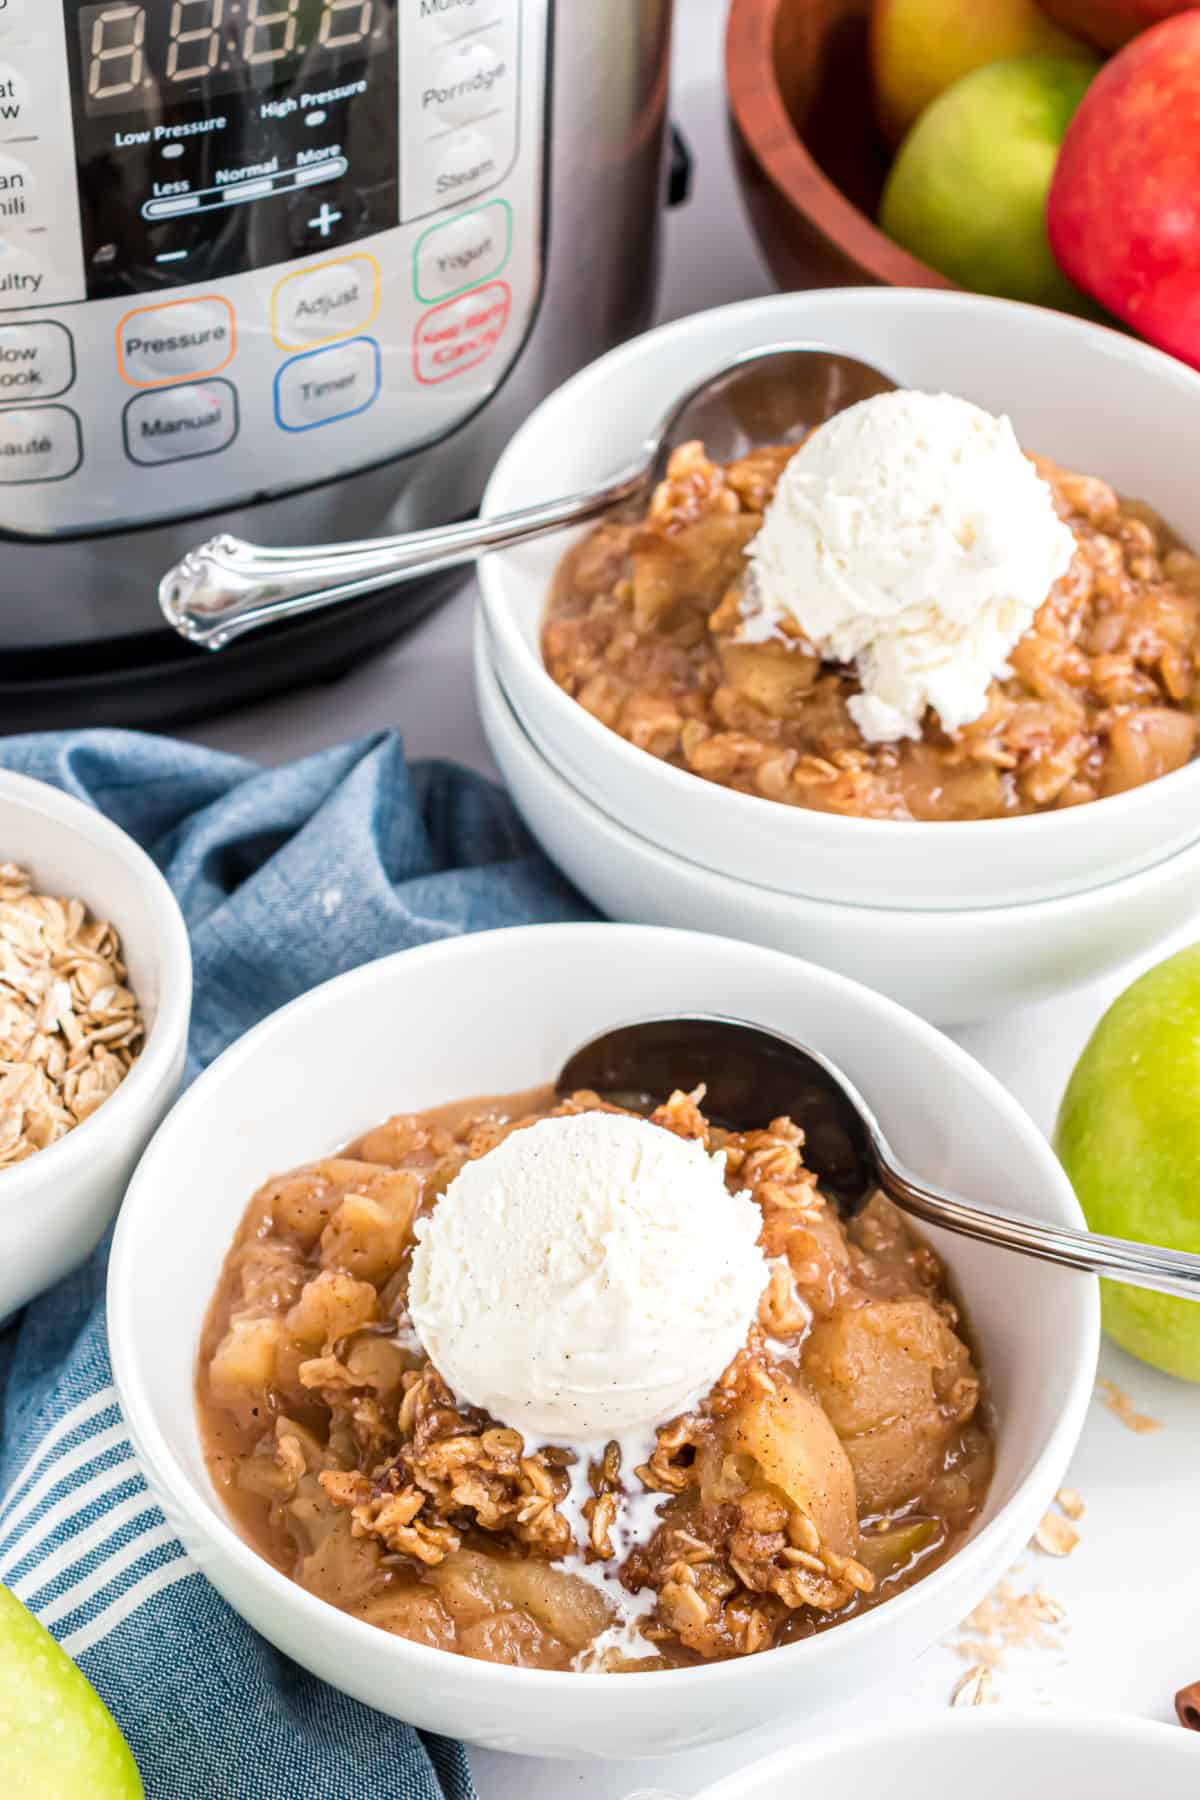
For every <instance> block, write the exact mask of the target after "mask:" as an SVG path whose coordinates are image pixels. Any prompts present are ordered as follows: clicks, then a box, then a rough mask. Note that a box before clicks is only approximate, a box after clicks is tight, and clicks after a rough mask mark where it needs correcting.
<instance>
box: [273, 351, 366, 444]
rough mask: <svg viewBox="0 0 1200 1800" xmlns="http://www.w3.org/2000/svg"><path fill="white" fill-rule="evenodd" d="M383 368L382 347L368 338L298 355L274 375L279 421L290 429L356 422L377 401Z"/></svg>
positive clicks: (309, 428) (304, 429)
mask: <svg viewBox="0 0 1200 1800" xmlns="http://www.w3.org/2000/svg"><path fill="white" fill-rule="evenodd" d="M382 366H383V365H382V359H381V357H380V354H379V345H378V344H377V343H376V342H375V340H374V338H369V337H363V338H353V339H352V340H351V341H350V343H348V344H338V345H336V346H335V347H334V348H333V349H332V350H310V351H308V352H307V354H306V355H304V356H294V357H293V358H292V360H291V362H288V363H284V365H283V367H282V369H280V371H279V373H278V375H276V377H275V417H276V418H277V419H278V421H279V423H280V425H281V426H282V427H283V429H284V430H285V431H313V430H315V429H316V427H317V426H318V425H333V424H334V423H335V422H336V421H337V420H338V419H352V418H353V417H354V415H355V413H361V412H366V410H367V408H368V406H372V405H373V404H374V402H375V400H376V399H377V397H378V395H379V386H380V379H381V375H382Z"/></svg>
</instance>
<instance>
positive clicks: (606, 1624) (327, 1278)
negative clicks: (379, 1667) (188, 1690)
mask: <svg viewBox="0 0 1200 1800" xmlns="http://www.w3.org/2000/svg"><path fill="white" fill-rule="evenodd" d="M702 1099H703V1094H702V1090H700V1091H698V1092H697V1093H696V1094H694V1095H691V1096H688V1095H684V1094H676V1095H674V1096H673V1097H672V1099H671V1100H670V1102H669V1103H668V1104H667V1105H665V1106H663V1107H660V1108H659V1109H658V1110H657V1111H656V1112H654V1113H653V1114H652V1115H651V1117H652V1121H653V1123H654V1124H655V1125H657V1126H660V1127H661V1128H662V1129H663V1130H666V1131H671V1132H675V1133H677V1134H679V1135H680V1136H682V1137H686V1138H692V1139H698V1140H699V1141H700V1142H701V1143H703V1145H704V1146H705V1148H706V1149H708V1150H710V1151H711V1152H716V1151H718V1150H723V1151H724V1153H725V1158H726V1163H725V1171H726V1179H727V1182H728V1185H729V1187H730V1190H731V1191H738V1192H748V1193H749V1195H750V1196H751V1198H752V1200H753V1202H754V1203H755V1204H756V1205H757V1207H758V1208H759V1209H760V1211H761V1214H762V1231H761V1238H760V1242H761V1245H762V1249H763V1252H764V1254H765V1255H766V1257H767V1258H768V1259H769V1266H770V1280H769V1283H768V1285H767V1287H766V1289H765V1290H764V1292H763V1296H762V1299H761V1301H760V1304H759V1308H758V1315H757V1319H756V1321H755V1323H754V1324H753V1326H752V1327H751V1329H750V1332H749V1334H748V1337H747V1340H746V1343H745V1345H744V1347H743V1348H742V1350H741V1351H740V1352H739V1353H738V1354H737V1356H736V1357H735V1358H734V1360H733V1362H732V1363H731V1364H730V1366H729V1367H728V1368H727V1369H726V1370H725V1372H724V1374H723V1375H722V1376H721V1378H720V1379H719V1380H718V1381H717V1383H716V1384H715V1385H714V1386H713V1387H712V1389H711V1391H710V1392H709V1393H708V1394H707V1395H706V1396H705V1397H704V1398H703V1399H702V1400H701V1401H700V1402H699V1403H698V1404H697V1405H696V1406H695V1407H694V1408H693V1409H691V1410H689V1411H688V1412H686V1413H685V1414H684V1415H683V1416H681V1417H678V1418H674V1419H670V1420H664V1421H663V1422H662V1423H661V1425H660V1426H659V1427H658V1429H657V1431H656V1432H655V1434H654V1436H653V1439H652V1441H651V1443H650V1445H649V1446H648V1454H647V1456H646V1460H645V1461H644V1462H640V1463H637V1464H636V1465H635V1466H625V1465H624V1463H623V1461H622V1454H621V1449H620V1446H619V1445H618V1444H617V1443H615V1442H613V1443H610V1444H609V1445H608V1446H607V1448H606V1449H604V1450H603V1451H602V1453H600V1454H597V1455H595V1456H593V1457H590V1458H581V1457H580V1456H579V1455H578V1454H577V1453H576V1451H575V1450H574V1449H572V1447H571V1446H569V1445H563V1444H558V1445H555V1444H535V1443H530V1442H526V1441H525V1440H524V1439H523V1437H522V1435H521V1433H520V1432H518V1431H515V1430H513V1429H511V1428H510V1427H508V1426H506V1425H505V1424H504V1422H503V1421H500V1420H496V1419H493V1418H491V1417H489V1416H488V1415H487V1414H486V1413H484V1412H481V1411H479V1410H478V1409H476V1408H472V1407H470V1406H468V1405H467V1404H465V1403H463V1402H460V1401H459V1400H458V1399H457V1398H456V1396H455V1395H454V1394H453V1393H452V1392H451V1391H450V1389H449V1388H448V1386H447V1385H446V1383H445V1382H444V1381H443V1379H442V1377H441V1376H440V1375H439V1373H438V1371H437V1370H436V1369H435V1368H434V1367H433V1365H432V1363H431V1362H430V1361H429V1360H428V1358H427V1357H426V1355H425V1353H424V1351H423V1349H422V1347H421V1344H420V1341H419V1340H418V1338H417V1336H416V1333H415V1331H414V1330H413V1327H412V1323H411V1320H410V1318H409V1315H408V1311H407V1288H408V1276H409V1266H410V1261H411V1255H412V1250H413V1246H414V1229H413V1228H414V1225H415V1223H416V1221H417V1220H418V1219H419V1218H420V1217H421V1216H422V1215H423V1214H424V1213H426V1212H428V1211H429V1210H431V1209H432V1208H433V1207H434V1206H435V1205H436V1203H437V1200H438V1197H439V1196H440V1195H441V1194H442V1193H443V1192H444V1191H445V1189H446V1188H447V1186H448V1185H449V1183H450V1182H451V1181H452V1180H453V1179H454V1177H455V1176H456V1175H457V1173H458V1171H459V1170H460V1169H461V1168H462V1167H463V1165H464V1164H465V1163H466V1162H467V1161H468V1160H470V1159H472V1158H476V1157H479V1156H482V1155H484V1154H486V1153H487V1151H489V1150H490V1149H492V1148H494V1146H495V1145H496V1144H497V1143H498V1142H499V1141H500V1140H501V1138H503V1137H505V1136H507V1134H508V1133H510V1132H512V1131H516V1130H520V1129H522V1128H523V1127H525V1126H528V1125H531V1124H533V1123H534V1122H535V1121H536V1120H538V1119H541V1118H546V1117H548V1116H558V1115H562V1114H570V1113H578V1112H588V1111H593V1110H597V1109H603V1110H610V1111H616V1110H619V1109H616V1108H609V1107H606V1106H605V1103H604V1102H602V1101H601V1100H600V1099H599V1098H598V1097H597V1096H596V1095H594V1094H589V1093H580V1094H576V1095H574V1096H572V1097H571V1098H570V1099H569V1100H566V1101H559V1102H556V1101H555V1099H554V1096H553V1095H552V1094H551V1093H550V1092H549V1091H544V1092H539V1093H536V1094H533V1095H524V1096H515V1097H513V1098H512V1099H510V1100H507V1101H505V1100H500V1101H495V1102H479V1101H476V1102H472V1103H468V1104H465V1105H459V1106H456V1107H451V1108H445V1109H441V1110H440V1111H437V1112H432V1113H426V1114H421V1115H412V1116H399V1117H397V1118H394V1119H391V1120H389V1121H388V1122H387V1123H386V1124H384V1125H382V1126H381V1127H379V1128H378V1129H377V1130H374V1131H371V1132H368V1133H367V1134H366V1136H365V1137H363V1138H362V1139H361V1140H359V1141H358V1142H357V1143H356V1144H354V1145H352V1146H351V1147H350V1148H348V1149H347V1150H346V1151H345V1152H343V1153H342V1154H340V1155H338V1156H336V1157H332V1158H329V1159H328V1160H325V1161H322V1162H317V1163H314V1164H311V1165H310V1166H308V1167H306V1168H302V1169H299V1170H297V1171H295V1172H294V1173H292V1174H289V1175H285V1176H282V1177H279V1178H277V1179H274V1180H272V1181H269V1182H267V1183H266V1185H265V1186H264V1187H263V1188H262V1189H261V1190H260V1192H259V1193H258V1194H257V1195H256V1196H255V1197H254V1199H253V1200H252V1201H251V1203H250V1206H249V1208H248V1210H247V1212H246V1214H245V1217H244V1219H243V1221H242V1224H241V1227H240V1229H239V1232H238V1235H237V1238H236V1240H235V1242H234V1245H233V1247H232V1248H231V1250H230V1252H229V1255H228V1257H227V1259H226V1262H225V1266H224V1270H223V1273H222V1276H221V1281H220V1285H219V1288H218V1290H217V1293H216V1295H215V1297H214V1299H213V1302H212V1305H211V1308H210V1310H209V1314H208V1318H207V1321H206V1324H205V1328H204V1332H203V1337H202V1342H201V1346H200V1354H199V1360H198V1366H197V1401H198V1408H199V1414H200V1420H201V1426H202V1433H203V1437H204V1442H205V1448H206V1454H207V1458H208V1464H209V1469H210V1472H211V1475H212V1478H213V1481H214V1483H215V1485H216V1487H217V1489H218V1491H219V1493H220V1494H221V1495H222V1497H223V1499H224V1501H225V1502H226V1504H227V1505H228V1507H229V1508H230V1510H231V1512H232V1514H233V1515H234V1517H235V1519H236V1521H237V1522H238V1524H239V1526H240V1528H241V1530H242V1531H243V1533H244V1535H245V1536H246V1537H247V1538H248V1540H249V1541H250V1542H251V1543H252V1544H253V1545H254V1546H255V1548H256V1549H258V1550H259V1551H260V1552H261V1554H263V1555H264V1556H265V1557H267V1558H268V1559H269V1560H270V1561H271V1562H273V1563H274V1564H275V1565H276V1566H277V1567H278V1568H280V1569H281V1570H283V1571H284V1572H285V1573H286V1574H288V1575H290V1576H291V1577H292V1578H293V1579H294V1580H295V1581H297V1582H299V1583H300V1584H301V1585H302V1586H303V1587H305V1588H307V1589H308V1590H309V1591H310V1592H311V1593H314V1594H316V1595H318V1596H320V1597H321V1598H323V1599H325V1600H327V1601H329V1602H331V1603H332V1604H334V1605H336V1606H338V1607H341V1608H343V1609H344V1610H346V1611H347V1612H349V1613H352V1614H354V1615H355V1616H357V1617H359V1618H361V1619H364V1620H367V1621H369V1622H370V1623H371V1624H374V1625H376V1626H379V1627H381V1628H382V1629H384V1630H387V1631H391V1632H395V1633H397V1634H399V1635H401V1636H403V1637H407V1638H411V1639H414V1640H416V1641H418V1642H420V1643H424V1644H428V1645H433V1646H436V1647H438V1648H442V1649H446V1650H453V1651H457V1652H460V1653H461V1654H464V1655H468V1656H475V1657H480V1658H484V1659H487V1660H491V1661H495V1662H502V1663H509V1664H515V1665H519V1666H525V1667H535V1668H543V1669H570V1668H573V1667H574V1668H579V1667H599V1668H604V1669H610V1670H613V1671H624V1670H635V1669H636V1670H645V1669H660V1668H667V1667H672V1666H679V1665H686V1664H694V1663H699V1662H703V1661H707V1660H711V1659H719V1658H727V1657H733V1656H742V1655H746V1654H748V1653H751V1652H754V1651H759V1650H765V1649H769V1648H770V1647H772V1646H773V1645H777V1644H781V1643H786V1642H788V1641H790V1640H792V1639H794V1638H797V1637H804V1636H807V1635H809V1634H811V1633H812V1632H815V1631H818V1630H821V1629H823V1628H824V1627H826V1626H828V1625H832V1624H835V1623H837V1622H838V1621H839V1620H842V1619H845V1618H848V1617H850V1616H852V1615H853V1614H855V1613H856V1612H858V1611H861V1610H862V1609H863V1608H865V1607H869V1606H872V1605H875V1604H877V1603H878V1602H879V1601H880V1600H883V1599H886V1598H887V1597H888V1596H889V1595H890V1594H892V1593H894V1592H896V1591H897V1590H898V1589H900V1588H903V1587H905V1586H906V1585H908V1584H909V1583H911V1582H912V1581H914V1580H916V1579H918V1578H919V1577H920V1576H921V1575H923V1574H924V1573H925V1572H926V1571H927V1570H928V1569H929V1568H931V1567H932V1566H934V1565H935V1564H936V1563H938V1562H939V1561H940V1560H942V1559H943V1558H944V1557H945V1556H946V1555H947V1554H948V1553H949V1552H950V1551H951V1550H952V1549H953V1547H954V1546H955V1545H956V1544H957V1543H958V1542H959V1541H960V1540H961V1538H962V1537H963V1535H964V1533H965V1532H966V1531H967V1530H968V1529H969V1527H970V1525H971V1522H972V1521H973V1520H974V1519H975V1517H976V1516H977V1514H978V1512H979V1510H980V1507H981V1506H982V1504H983V1501H984V1497H985V1495H986V1491H987V1486H988V1482H989V1479H990V1475H991V1468H992V1444H991V1437H990V1433H989V1430H988V1427H987V1424H986V1422H985V1420H984V1416H983V1411H982V1408H981V1404H980V1378H979V1374H978V1371H977V1368H976V1365H975V1362H974V1360H973V1357H972V1353H971V1350H970V1348H969V1347H968V1344H967V1342H966V1340H965V1337H964V1334H963V1330H962V1326H961V1323H960V1320H959V1316H958V1312H957V1309H956V1307H955V1305H954V1303H953V1301H952V1299H951V1298H950V1295H949V1292H948V1288H947V1280H946V1275H945V1271H944V1269H943V1267H942V1264H941V1262H940V1261H939V1259H938V1257H937V1256H936V1255H935V1254H934V1253H933V1251H932V1250H931V1249H929V1248H928V1246H926V1245H924V1244H922V1243H920V1242H919V1241H918V1240H917V1239H916V1238H915V1237H914V1236H913V1234H912V1233H911V1232H910V1231H909V1230H908V1228H907V1226H906V1225H905V1223H904V1221H903V1220H902V1219H901V1217H900V1215H899V1214H898V1213H897V1212H896V1211H895V1209H894V1208H892V1207H891V1206H890V1205H889V1204H888V1203H887V1202H886V1201H885V1200H883V1199H882V1197H879V1198H876V1199H875V1200H874V1201H873V1202H872V1204H871V1205H870V1206H869V1207H868V1208H867V1209H866V1210H865V1211H864V1212H863V1213H862V1214H861V1215H860V1217H859V1218H857V1219H856V1220H854V1221H852V1222H850V1223H849V1224H843V1223H842V1221H841V1220H840V1219H839V1217H838V1215H837V1213H836V1210H835V1209H834V1208H833V1207H832V1205H831V1204H829V1203H827V1202H826V1200H825V1199H824V1197H823V1196H822V1195H821V1193H820V1192H819V1191H818V1189H817V1186H816V1181H815V1177H814V1176H813V1175H812V1174H811V1173H810V1172H809V1171H808V1170H807V1169H806V1168H805V1165H804V1160H803V1137H802V1134H801V1133H800V1131H799V1130H798V1129H797V1128H796V1126H795V1125H793V1124H792V1123H791V1122H790V1121H789V1120H787V1119H777V1120H775V1121H774V1122H773V1123H772V1124H771V1125H770V1127H769V1128H768V1129H766V1130H763V1131H753V1132H746V1133H730V1132H725V1131H722V1130H719V1129H718V1128H717V1127H715V1126H713V1125H711V1124H710V1123H709V1122H708V1121H707V1120H706V1118H705V1117H704V1114H703V1112H702V1110H701V1106H702Z"/></svg>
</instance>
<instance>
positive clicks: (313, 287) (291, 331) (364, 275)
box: [271, 255, 379, 350]
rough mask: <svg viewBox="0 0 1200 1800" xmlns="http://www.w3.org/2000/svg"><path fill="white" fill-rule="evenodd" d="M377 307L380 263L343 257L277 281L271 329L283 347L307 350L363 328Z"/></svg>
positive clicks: (272, 306)
mask: <svg viewBox="0 0 1200 1800" xmlns="http://www.w3.org/2000/svg"><path fill="white" fill-rule="evenodd" d="M378 311H379V264H378V263H377V262H376V261H375V258H374V257H373V256H361V255H359V256H343V257H339V258H338V260H337V261H336V262H325V263H317V264H316V265H315V267H313V268H310V269H301V270H300V272H299V273H298V274H296V275H285V276H284V278H283V280H282V281H279V282H276V284H275V291H274V293H273V294H272V296H271V331H272V333H273V335H274V338H275V342H276V343H277V344H278V345H279V348H280V349H281V350H304V349H307V348H308V347H309V346H310V345H317V344H331V343H334V342H336V340H337V339H338V338H345V337H352V336H353V335H354V333H355V332H356V331H364V330H365V329H366V327H367V326H368V325H369V324H370V323H371V321H372V319H374V317H375V314H376V313H377V312H378Z"/></svg>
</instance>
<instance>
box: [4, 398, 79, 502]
mask: <svg viewBox="0 0 1200 1800" xmlns="http://www.w3.org/2000/svg"><path fill="white" fill-rule="evenodd" d="M82 461H83V432H82V430H81V429H80V425H79V420H78V419H77V418H76V416H75V414H74V413H73V412H72V411H71V409H70V407H67V406H23V407H13V408H12V409H11V410H10V411H8V412H4V413H0V486H3V487H24V486H26V485H27V484H28V483H30V482H34V481H65V480H66V478H67V476H68V475H73V474H74V473H75V471H76V469H77V468H78V467H79V465H80V463H81V462H82Z"/></svg>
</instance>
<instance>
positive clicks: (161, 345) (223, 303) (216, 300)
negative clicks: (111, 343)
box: [117, 294, 237, 387]
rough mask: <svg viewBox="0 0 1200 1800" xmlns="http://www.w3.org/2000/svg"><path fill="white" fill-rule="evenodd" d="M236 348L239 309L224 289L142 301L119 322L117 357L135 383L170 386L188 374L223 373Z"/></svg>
mask: <svg viewBox="0 0 1200 1800" xmlns="http://www.w3.org/2000/svg"><path fill="white" fill-rule="evenodd" d="M236 349H237V326H236V324H235V322H234V316H233V308H232V306H230V304H229V302H228V300H222V299H221V297H220V295H218V294H205V295H204V296H203V297H202V298H200V299H197V300H168V301H167V303H166V305H165V306H140V307H138V308H137V309H136V310H135V311H134V312H130V313H126V314H125V317H124V318H123V319H122V320H121V323H120V324H119V325H118V326H117V362H118V365H119V367H120V370H121V374H122V376H123V377H124V379H125V380H126V381H127V382H128V383H129V384H130V386H131V387H167V386H170V385H171V384H172V383H173V382H176V381H179V380H180V379H181V378H182V377H185V376H193V377H195V376H206V375H217V374H219V373H220V371H221V370H222V369H224V368H227V367H228V366H229V364H230V363H231V362H232V361H233V357H234V352H235V350H236Z"/></svg>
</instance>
